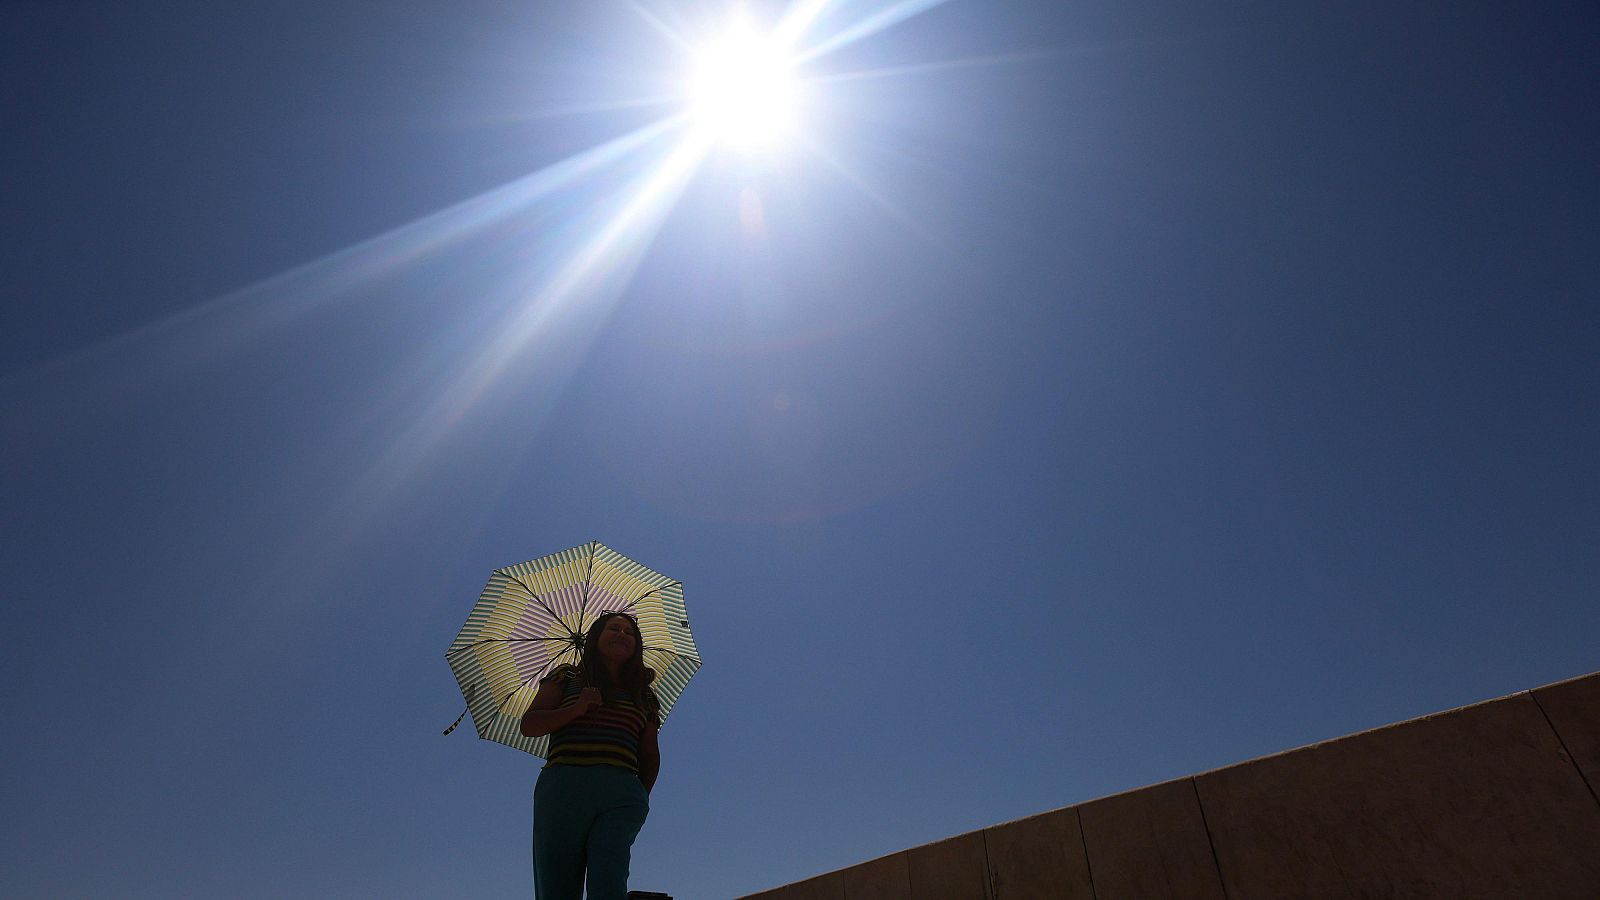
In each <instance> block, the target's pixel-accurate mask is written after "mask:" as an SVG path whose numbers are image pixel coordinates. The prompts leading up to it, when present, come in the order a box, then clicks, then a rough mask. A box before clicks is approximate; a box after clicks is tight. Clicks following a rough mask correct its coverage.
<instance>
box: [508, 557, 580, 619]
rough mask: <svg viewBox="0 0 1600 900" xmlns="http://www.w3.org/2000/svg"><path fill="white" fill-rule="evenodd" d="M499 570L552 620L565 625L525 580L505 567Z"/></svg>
mask: <svg viewBox="0 0 1600 900" xmlns="http://www.w3.org/2000/svg"><path fill="white" fill-rule="evenodd" d="M500 571H501V572H505V574H506V577H508V578H510V579H511V580H512V581H515V582H516V583H517V584H519V585H521V586H522V589H523V590H525V591H527V592H528V596H529V597H532V598H533V600H534V602H536V603H538V604H539V605H540V606H542V607H544V611H545V612H547V613H549V614H550V618H551V619H552V620H554V621H556V622H559V623H561V625H562V626H565V625H566V623H565V622H562V621H561V617H560V616H558V615H556V611H555V610H554V609H552V608H551V607H550V604H548V603H546V602H544V598H543V597H541V596H539V595H538V593H536V592H535V591H534V589H533V588H531V587H528V583H527V582H526V581H523V580H522V579H521V578H518V577H517V576H516V575H515V574H514V573H512V572H507V571H506V570H505V569H501V570H500ZM580 621H581V620H580ZM567 630H568V631H571V630H572V629H570V628H568V629H567Z"/></svg>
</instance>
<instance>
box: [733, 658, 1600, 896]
mask: <svg viewBox="0 0 1600 900" xmlns="http://www.w3.org/2000/svg"><path fill="white" fill-rule="evenodd" d="M751 896H752V898H761V900H869V898H870V900H879V898H882V900H1036V898H1063V900H1080V898H1081V900H1114V898H1139V900H1159V898H1180V897H1181V898H1205V900H1210V898H1217V900H1255V898H1291V897H1292V898H1301V897H1306V898H1317V897H1326V898H1338V900H1344V898H1352V897H1363V898H1399V897H1416V898H1438V897H1449V898H1479V897H1481V898H1493V900H1502V898H1511V897H1527V898H1540V900H1564V898H1571V900H1597V898H1600V673H1595V674H1593V675H1588V676H1585V677H1583V678H1577V679H1573V680H1572V681H1566V682H1562V683H1560V684H1554V685H1551V686H1549V687H1544V688H1538V689H1536V690H1533V691H1525V692H1523V693H1520V694H1513V695H1512V696H1509V697H1502V698H1500V699H1498V700H1491V701H1488V702H1487V703H1480V704H1477V705H1475V706H1468V707H1464V708H1462V709H1456V710H1451V711H1449V712H1444V713H1439V714H1437V715H1432V716H1425V717H1423V718H1420V719H1413V720H1411V721H1408V722H1401V723H1399V724H1397V725H1390V726H1387V727H1385V728H1379V729H1376V730H1374V731H1366V732H1362V733H1360V734H1353V735H1350V736H1348V737H1343V738H1339V739H1338V740H1333V741H1328V742H1326V743H1321V744H1315V745H1312V746H1310V747H1303V748H1301V749H1299V750H1291V751H1289V752H1287V753H1280V754H1278V755H1276V756H1269V757H1266V758H1264V759H1257V760H1252V761H1250V762H1245V763H1240V764H1238V765H1235V766H1230V767H1228V768H1226V769H1219V770H1217V771H1215V772H1207V773H1205V774H1203V775H1196V776H1193V777H1191V778H1183V779H1179V780H1177V781H1169V782H1166V783H1165V784H1158V785H1154V786H1152V787H1147V788H1141V789H1140V790H1136V791H1130V792H1129V793H1126V794H1118V795H1116V796H1113V797H1106V798H1104V799H1101V800H1095V801H1092V802H1089V803H1084V804H1081V805H1078V806H1071V807H1067V808H1065V809H1058V810H1055V811H1053V812H1047V813H1044V814H1043V815H1038V816H1034V817H1032V818H1027V819H1021V820H1019V821H1016V822H1008V823H1006V824H1004V825H996V826H994V827H992V828H985V829H983V830H981V831H974V832H970V833H968V834H963V835H958V836H956V837H953V838H949V839H947V840H944V841H940V842H938V843H934V844H927V845H925V846H922V847H913V848H911V849H910V850H905V851H902V852H900V853H895V854H893V855H890V856H886V857H883V858H882V859H875V860H872V861H870V862H865V863H861V864H860V865H857V866H852V867H850V868H848V869H844V870H842V871H838V872H829V873H827V874H825V875H819V876H817V877H815V878H810V879H807V880H805V881H802V882H799V883H797V884H791V885H786V886H784V887H780V888H775V889H773V890H769V891H764V892H762V893H759V894H754V895H751Z"/></svg>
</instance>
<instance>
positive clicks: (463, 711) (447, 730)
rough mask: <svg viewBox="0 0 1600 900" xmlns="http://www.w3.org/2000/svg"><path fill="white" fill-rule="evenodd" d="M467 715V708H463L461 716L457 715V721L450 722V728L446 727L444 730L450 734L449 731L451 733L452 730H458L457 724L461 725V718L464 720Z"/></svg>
mask: <svg viewBox="0 0 1600 900" xmlns="http://www.w3.org/2000/svg"><path fill="white" fill-rule="evenodd" d="M470 708H471V707H468V709H470ZM466 717H467V710H465V709H463V710H462V711H461V715H459V716H456V720H455V721H454V722H451V723H450V727H449V728H446V729H445V730H444V733H445V734H449V733H450V732H452V731H455V730H456V726H457V725H460V724H461V720H462V719H465V718H466Z"/></svg>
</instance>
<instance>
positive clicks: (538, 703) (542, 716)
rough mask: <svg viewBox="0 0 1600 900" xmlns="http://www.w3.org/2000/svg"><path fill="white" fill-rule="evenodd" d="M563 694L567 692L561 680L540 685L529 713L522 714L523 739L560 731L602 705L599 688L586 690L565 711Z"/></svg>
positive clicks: (530, 705) (553, 680)
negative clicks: (562, 700) (562, 703)
mask: <svg viewBox="0 0 1600 900" xmlns="http://www.w3.org/2000/svg"><path fill="white" fill-rule="evenodd" d="M563 693H565V691H564V689H563V688H562V686H561V682H560V681H559V680H555V679H552V680H550V681H546V682H545V683H543V684H541V685H539V693H537V694H534V695H533V702H532V703H530V704H528V711H527V712H525V713H523V714H522V735H523V737H538V736H540V735H542V734H549V733H550V732H552V731H558V730H560V729H562V728H564V727H566V725H567V723H568V722H571V721H572V720H573V719H576V718H577V717H579V716H581V715H583V714H584V713H586V712H588V711H589V710H591V709H593V708H595V707H596V706H599V705H600V691H599V689H597V688H592V687H588V688H584V689H583V693H581V694H579V695H578V702H577V703H574V704H572V705H571V706H568V707H566V708H564V709H563V708H561V696H562V694H563Z"/></svg>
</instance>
